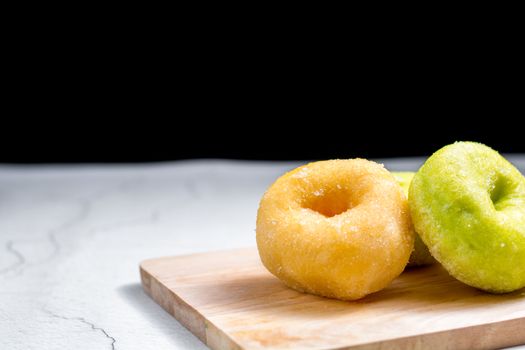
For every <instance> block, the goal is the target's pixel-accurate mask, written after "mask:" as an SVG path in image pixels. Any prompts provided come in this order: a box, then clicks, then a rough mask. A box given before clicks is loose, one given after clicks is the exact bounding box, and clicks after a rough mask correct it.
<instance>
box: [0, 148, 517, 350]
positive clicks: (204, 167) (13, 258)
mask: <svg viewBox="0 0 525 350" xmlns="http://www.w3.org/2000/svg"><path fill="white" fill-rule="evenodd" d="M510 159H511V160H512V161H513V162H514V163H515V164H516V165H517V166H518V167H519V168H520V170H521V171H522V172H524V170H525V155H522V156H513V157H510ZM421 161H422V160H421V159H415V158H413V159H390V160H384V163H385V165H386V166H387V167H388V168H390V169H391V170H414V169H417V167H418V166H419V164H420V163H421ZM298 164H300V163H276V162H274V163H271V162H242V161H218V160H212V161H209V160H198V161H180V162H170V163H162V164H149V165H100V166H93V165H89V166H88V165H84V166H9V165H0V249H1V250H0V251H1V253H0V349H6V350H7V349H13V350H14V349H89V350H93V349H206V347H205V346H204V345H203V344H202V343H201V342H200V341H199V340H198V339H197V338H195V337H194V336H193V335H192V334H191V333H190V332H188V331H187V330H186V329H185V328H184V327H183V326H181V325H180V324H179V323H178V322H177V321H176V320H175V319H173V318H172V317H171V316H170V315H169V314H168V313H166V312H165V311H164V310H163V309H161V308H160V306H158V305H157V304H156V303H155V302H153V301H152V300H151V299H150V298H149V297H148V296H147V295H146V294H144V292H143V291H142V288H141V285H140V278H139V271H138V264H139V262H140V261H141V260H144V259H147V258H154V257H161V256H167V255H179V254H188V253H194V252H205V251H210V250H218V249H228V248H235V247H245V246H254V245H255V233H254V229H255V215H256V210H257V205H258V201H259V199H260V197H261V195H262V194H263V192H264V190H265V189H266V187H267V186H268V185H269V184H270V183H271V182H272V181H273V180H275V179H276V178H277V177H278V176H279V175H280V174H282V173H283V172H285V171H286V170H289V169H291V168H293V167H295V166H296V165H298ZM519 348H520V349H525V346H522V347H519Z"/></svg>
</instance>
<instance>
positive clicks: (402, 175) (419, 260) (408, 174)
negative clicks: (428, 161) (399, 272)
mask: <svg viewBox="0 0 525 350" xmlns="http://www.w3.org/2000/svg"><path fill="white" fill-rule="evenodd" d="M414 174H415V173H414V172H412V171H394V172H392V175H394V177H395V178H396V180H397V182H399V184H400V185H401V188H402V189H403V191H404V192H405V195H406V196H407V197H408V189H409V187H410V182H411V181H412V178H413V177H414ZM414 237H415V239H414V250H413V251H412V254H411V255H410V259H409V260H408V265H407V266H408V267H415V266H424V265H430V264H433V263H435V262H436V260H435V259H434V258H433V257H432V255H430V252H429V251H428V248H427V246H426V245H425V243H423V241H422V240H421V238H420V237H419V235H418V234H417V232H415V234H414Z"/></svg>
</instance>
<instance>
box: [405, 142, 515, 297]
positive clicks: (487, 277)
mask: <svg viewBox="0 0 525 350" xmlns="http://www.w3.org/2000/svg"><path fill="white" fill-rule="evenodd" d="M409 205H410V211H411V214H412V220H413V223H414V225H415V229H416V231H417V232H418V233H419V235H420V236H421V238H422V239H423V242H425V244H426V246H427V247H429V249H430V252H431V254H432V255H433V256H434V258H436V260H438V261H439V262H440V263H441V264H442V265H443V266H444V267H445V269H446V270H447V271H448V272H449V274H450V275H452V276H454V277H455V278H456V279H458V280H460V281H462V282H464V283H466V284H468V285H470V286H472V287H475V288H478V289H482V290H485V291H488V292H492V293H506V292H512V291H514V290H517V289H520V288H523V287H525V178H524V177H523V175H521V173H520V172H519V171H518V170H517V169H516V168H515V167H514V166H513V165H512V164H510V163H509V162H508V161H507V160H505V159H504V158H503V157H502V156H500V155H499V153H497V152H496V151H494V150H493V149H491V148H489V147H488V146H485V145H483V144H480V143H474V142H456V143H454V144H451V145H448V146H445V147H443V148H442V149H440V150H439V151H437V152H436V153H434V154H433V155H432V156H431V157H430V158H429V159H428V160H427V161H426V162H425V164H423V166H422V167H421V168H420V169H419V171H418V172H417V173H416V175H415V176H414V179H413V180H412V183H411V185H410V190H409Z"/></svg>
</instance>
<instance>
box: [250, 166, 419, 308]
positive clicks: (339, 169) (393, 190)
mask: <svg viewBox="0 0 525 350" xmlns="http://www.w3.org/2000/svg"><path fill="white" fill-rule="evenodd" d="M256 232H257V247H258V249H259V255H260V257H261V260H262V262H263V264H264V266H266V268H267V269H268V270H269V271H270V272H271V273H272V274H274V275H275V276H276V277H278V278H279V279H280V280H281V281H283V282H284V283H285V284H286V285H288V286H289V287H291V288H294V289H296V290H299V291H303V292H309V293H312V294H316V295H321V296H325V297H330V298H337V299H342V300H354V299H359V298H362V297H364V296H365V295H367V294H370V293H373V292H376V291H378V290H381V289H382V288H384V287H386V286H387V285H388V284H389V283H390V282H391V281H392V280H393V279H394V278H395V277H397V276H398V275H399V274H400V273H401V272H403V269H404V268H405V265H406V264H407V261H408V258H409V257H410V253H411V252H412V249H413V247H414V233H413V232H414V231H413V229H412V227H411V220H410V216H409V210H408V204H407V199H406V197H405V195H404V193H403V191H402V189H401V187H400V186H399V184H398V183H397V182H396V180H395V179H394V177H393V176H392V175H391V174H390V173H389V172H388V171H387V170H386V169H385V168H384V167H383V166H382V165H379V164H377V163H374V162H371V161H368V160H364V159H350V160H328V161H321V162H315V163H310V164H307V165H304V166H302V167H299V168H297V169H295V170H293V171H291V172H289V173H287V174H285V175H283V176H281V177H280V178H279V179H277V181H275V183H274V184H273V185H271V186H270V188H269V189H268V190H267V191H266V193H265V194H264V196H263V198H262V199H261V202H260V205H259V210H258V213H257V229H256Z"/></svg>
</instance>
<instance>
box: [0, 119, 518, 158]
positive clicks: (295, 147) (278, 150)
mask: <svg viewBox="0 0 525 350" xmlns="http://www.w3.org/2000/svg"><path fill="white" fill-rule="evenodd" d="M319 113H320V114H319V115H317V116H306V115H305V116H302V117H301V116H299V117H294V118H291V117H289V118H288V117H284V116H283V117H270V116H263V115H262V116H261V115H259V116H246V117H245V118H240V117H238V118H239V119H236V118H234V117H231V118H230V119H227V118H224V117H221V116H217V117H216V118H214V119H213V118H212V119H206V118H203V117H199V116H194V117H192V118H193V120H178V119H177V118H174V117H171V118H167V117H166V118H152V117H147V116H145V117H143V118H140V117H135V118H136V120H135V121H132V120H131V119H128V120H126V119H125V118H124V119H123V120H120V121H118V120H111V121H110V120H109V119H105V120H104V119H103V118H102V120H101V119H100V118H89V117H82V118H75V117H71V119H70V120H65V121H57V122H54V123H51V122H50V121H46V120H40V121H39V122H38V123H34V122H32V121H29V120H28V121H27V122H26V124H25V125H23V123H22V125H21V124H20V123H18V125H15V126H9V127H7V128H4V130H3V132H4V136H3V137H2V139H1V149H0V161H1V162H4V163H82V162H96V163H105V162H151V161H169V160H178V159H192V158H233V159H255V160H291V159H301V160H303V159H304V160H315V159H329V158H351V157H364V158H380V157H407V156H428V155H430V154H431V153H432V152H434V151H436V150H437V149H439V148H440V147H442V146H444V145H446V144H448V143H451V142H454V141H458V140H471V141H479V142H483V143H486V144H488V145H490V146H491V147H493V148H495V149H496V150H498V151H500V152H503V153H525V147H524V144H525V143H524V142H523V137H522V132H521V130H520V128H519V127H518V126H516V127H514V122H513V120H512V118H506V117H503V116H501V117H494V118H493V119H488V120H487V121H482V120H476V118H473V119H470V120H468V119H466V118H463V119H462V118H459V117H440V116H428V117H425V116H421V117H420V118H403V116H402V115H397V116H392V117H390V118H386V119H385V117H382V118H383V119H385V120H381V118H380V117H374V116H363V117H361V116H359V114H358V113H348V115H347V116H339V117H334V115H332V114H330V113H323V112H322V111H320V112H319ZM246 114H249V111H247V112H246ZM360 118H361V119H360Z"/></svg>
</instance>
